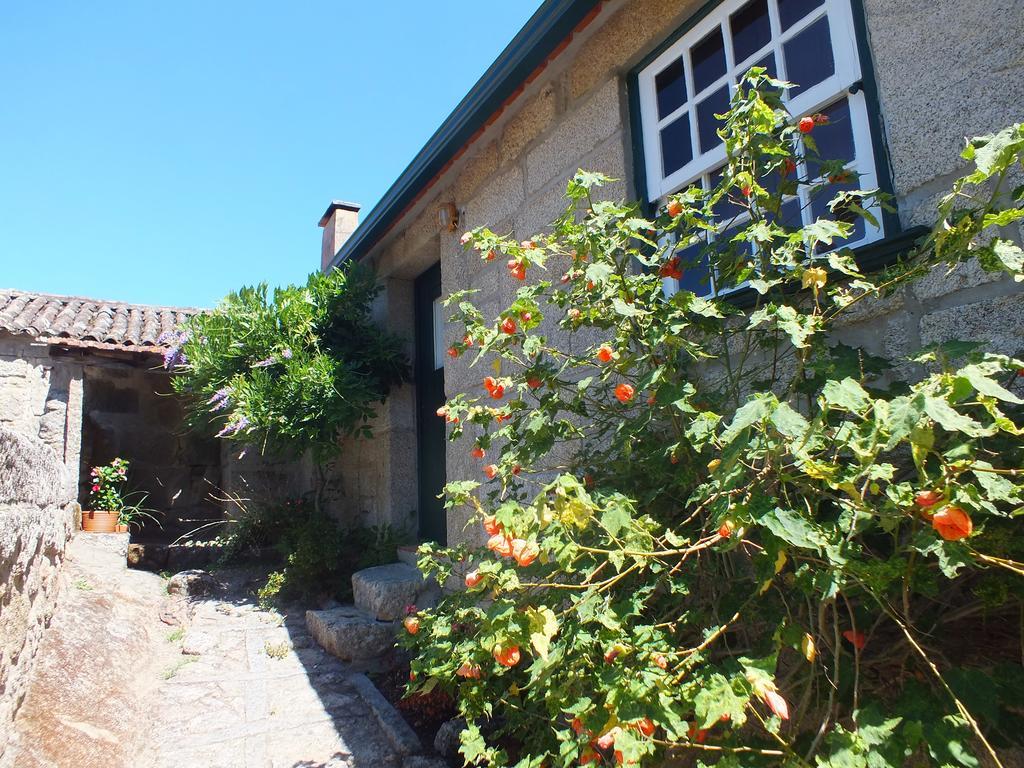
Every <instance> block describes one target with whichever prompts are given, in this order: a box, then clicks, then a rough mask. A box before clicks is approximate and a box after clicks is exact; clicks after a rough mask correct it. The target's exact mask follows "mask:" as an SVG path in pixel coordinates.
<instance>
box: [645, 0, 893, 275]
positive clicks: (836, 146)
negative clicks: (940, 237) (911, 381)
mask: <svg viewBox="0 0 1024 768" xmlns="http://www.w3.org/2000/svg"><path fill="white" fill-rule="evenodd" d="M852 14H853V12H852V9H851V7H850V0H723V2H721V3H720V4H719V5H717V6H716V7H715V8H714V9H712V10H711V12H710V13H708V15H707V16H705V17H704V18H703V19H701V20H700V21H699V22H697V23H696V24H694V25H693V27H691V28H690V29H689V30H688V31H687V32H686V33H685V34H683V35H682V36H681V37H680V38H679V39H678V40H676V41H675V42H674V43H673V44H672V45H671V46H669V47H668V48H666V50H665V51H663V52H662V53H661V54H659V55H658V56H657V57H656V58H655V59H653V60H652V61H651V62H650V63H649V64H647V65H646V66H644V68H643V69H642V70H640V72H639V73H638V76H637V87H638V90H639V104H640V120H641V126H642V133H643V147H644V158H645V163H646V168H645V174H646V180H647V194H648V201H649V202H652V203H655V204H657V205H661V204H663V203H664V201H665V198H666V197H667V196H668V195H670V194H672V193H674V192H678V191H679V190H681V189H683V188H685V187H688V186H690V185H692V184H698V185H701V186H703V187H704V188H705V189H709V188H711V187H713V186H715V184H716V182H717V176H718V174H719V173H720V171H721V168H722V166H723V165H724V163H725V160H726V156H725V147H724V145H723V144H722V142H721V139H719V138H718V135H717V129H718V128H719V127H721V121H719V120H716V119H715V117H714V115H715V114H721V113H722V112H725V111H726V110H727V109H728V105H729V100H730V98H731V96H732V94H733V92H734V91H735V88H736V82H737V81H738V80H739V78H740V77H742V75H743V74H744V73H745V72H746V71H747V70H748V69H750V67H752V66H763V67H765V68H766V69H767V70H768V73H769V74H770V75H773V76H775V77H778V78H780V79H783V80H789V81H791V82H794V83H796V84H797V87H795V88H792V89H790V90H789V92H787V93H786V94H785V95H784V100H785V102H786V105H787V107H788V109H789V110H790V112H791V113H792V114H793V115H795V116H801V115H809V114H814V113H818V112H820V113H823V114H825V115H828V117H829V123H828V125H823V126H818V127H816V128H815V129H814V133H813V136H814V140H815V143H816V144H817V146H818V154H819V156H820V157H822V158H826V159H830V160H832V159H841V160H845V161H846V168H847V170H849V171H850V172H851V174H850V175H851V179H852V181H851V182H849V183H839V184H831V185H828V186H826V187H825V188H823V189H819V191H818V192H817V193H814V192H812V189H813V188H812V187H808V186H805V185H803V184H801V185H800V186H799V190H798V194H797V195H796V196H793V197H792V198H790V199H788V200H786V201H785V203H784V205H783V209H782V218H783V222H782V223H784V224H786V223H788V224H791V225H793V226H800V225H801V222H802V223H809V222H811V221H813V220H814V219H815V218H817V217H818V216H821V215H823V214H824V213H825V212H826V211H827V208H826V206H827V203H828V202H829V201H830V200H831V199H832V198H833V197H834V195H835V193H836V192H837V191H839V190H841V189H856V188H860V189H873V188H875V187H877V186H878V174H877V171H876V169H875V161H874V158H875V153H874V147H873V146H872V140H871V129H870V122H869V116H868V108H867V102H866V99H865V95H864V90H863V88H861V87H859V84H860V80H861V69H860V57H859V53H858V47H857V39H856V35H855V31H854V23H853V15H852ZM796 149H797V154H798V155H802V154H803V153H802V151H801V148H799V147H798V148H796ZM796 172H797V174H798V175H799V177H800V178H801V179H804V180H814V179H817V178H818V177H819V176H820V169H819V167H818V164H817V163H816V162H814V161H811V160H806V161H804V160H801V161H799V163H798V167H797V171H796ZM775 181H776V182H777V180H775ZM759 183H760V184H761V185H762V186H765V187H767V188H771V185H772V183H773V180H772V179H770V178H768V177H765V178H764V179H760V180H759ZM720 208H721V210H720V212H719V213H720V218H721V220H722V222H723V223H722V227H721V228H720V231H719V233H718V234H717V235H715V236H714V237H717V238H721V237H726V236H731V233H732V232H733V231H734V230H735V229H736V228H737V227H741V226H742V225H743V224H744V223H745V222H744V215H743V214H742V213H741V212H740V211H741V209H740V207H739V206H731V205H730V204H729V202H728V201H727V200H723V202H722V204H721V205H720ZM872 213H874V214H875V216H876V218H877V219H878V220H879V222H881V211H879V210H877V209H874V210H872ZM881 236H882V232H881V230H880V229H878V228H876V227H873V226H871V225H870V224H868V223H867V222H865V221H864V220H862V219H857V221H856V225H855V231H854V234H853V235H852V236H851V237H850V238H849V239H848V240H847V241H846V242H844V243H843V245H844V246H858V245H863V244H866V243H868V242H871V241H873V240H877V239H879V238H880V237H881ZM702 278H703V279H702ZM669 282H670V284H669V285H667V286H666V288H667V289H668V290H670V291H674V290H676V289H677V288H678V285H677V284H676V283H675V281H669ZM682 285H683V287H686V288H687V289H689V290H693V291H694V292H696V293H699V294H707V293H713V292H716V286H715V285H714V275H713V274H711V273H710V271H709V270H708V269H707V267H706V266H705V267H704V268H703V274H701V268H700V267H699V266H698V268H697V269H690V270H687V272H686V273H685V275H684V278H683V281H682ZM718 290H719V291H721V290H725V289H724V288H719V289H718ZM730 290H731V289H730Z"/></svg>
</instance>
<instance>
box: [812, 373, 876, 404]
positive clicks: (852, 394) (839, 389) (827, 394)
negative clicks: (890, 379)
mask: <svg viewBox="0 0 1024 768" xmlns="http://www.w3.org/2000/svg"><path fill="white" fill-rule="evenodd" d="M821 394H822V397H824V398H825V402H826V403H828V404H829V405H830V406H832V407H834V408H842V409H844V410H847V411H852V412H853V413H863V412H864V411H866V410H867V409H868V407H869V406H870V405H871V396H870V395H869V394H868V393H867V392H866V391H865V390H864V387H862V386H861V385H860V384H859V383H858V382H857V381H856V380H855V379H851V378H849V377H847V378H845V379H843V380H842V381H829V382H827V383H826V384H825V386H824V387H823V388H822V390H821Z"/></svg>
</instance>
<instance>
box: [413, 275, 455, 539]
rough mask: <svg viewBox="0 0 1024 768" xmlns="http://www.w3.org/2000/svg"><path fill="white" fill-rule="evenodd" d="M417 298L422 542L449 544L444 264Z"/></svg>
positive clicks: (418, 288)
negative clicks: (441, 411) (444, 493)
mask: <svg viewBox="0 0 1024 768" xmlns="http://www.w3.org/2000/svg"><path fill="white" fill-rule="evenodd" d="M414 292H415V307H414V312H415V321H416V360H415V376H416V438H417V439H416V455H417V464H418V470H417V475H418V477H417V482H418V484H419V538H420V541H436V542H438V543H440V544H446V543H447V541H448V526H447V522H446V520H445V513H444V502H443V501H442V500H441V499H439V498H437V497H438V496H439V495H440V493H441V490H442V489H443V488H444V484H445V448H446V444H447V434H446V428H445V421H444V419H442V418H439V417H438V415H437V409H438V408H440V407H441V406H442V405H444V402H445V395H444V351H443V347H444V344H443V333H444V320H443V313H442V312H441V311H440V299H441V265H440V263H438V264H435V265H434V266H432V267H431V268H430V269H428V270H427V271H426V272H424V273H423V274H422V275H420V276H419V277H417V278H416V284H415V287H414Z"/></svg>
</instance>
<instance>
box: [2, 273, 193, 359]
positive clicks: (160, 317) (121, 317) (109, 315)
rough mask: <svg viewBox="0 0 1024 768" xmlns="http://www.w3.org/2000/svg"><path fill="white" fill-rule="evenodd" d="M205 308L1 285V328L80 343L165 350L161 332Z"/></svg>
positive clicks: (48, 338)
mask: <svg viewBox="0 0 1024 768" xmlns="http://www.w3.org/2000/svg"><path fill="white" fill-rule="evenodd" d="M200 311H202V310H199V309H195V308H191V307H153V306H147V305H144V304H126V303H125V302H122V301H103V300H101V299H86V298H81V297H78V296H51V295H49V294H45V293H28V292H26V291H15V290H7V289H2V288H0V330H3V331H8V332H9V333H20V334H26V335H28V336H33V337H35V338H37V339H39V340H40V341H48V342H51V343H58V344H60V343H65V344H67V345H68V346H74V347H84V348H93V349H121V350H127V351H130V352H161V351H163V350H164V349H165V348H166V347H167V346H169V345H168V344H166V343H163V341H162V340H161V338H160V337H161V335H162V334H164V333H167V332H169V331H173V330H174V329H175V328H177V327H178V325H179V324H180V323H182V322H183V321H184V320H185V319H186V318H188V317H189V316H191V315H194V314H195V313H196V312H200Z"/></svg>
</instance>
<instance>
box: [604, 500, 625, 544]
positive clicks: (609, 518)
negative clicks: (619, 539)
mask: <svg viewBox="0 0 1024 768" xmlns="http://www.w3.org/2000/svg"><path fill="white" fill-rule="evenodd" d="M630 519H631V516H630V514H629V510H628V509H627V508H626V506H625V505H624V504H615V503H612V504H609V506H608V508H607V509H606V510H605V511H604V512H603V513H602V514H601V527H602V528H604V529H605V530H606V531H608V535H609V536H612V537H615V536H618V535H619V533H620V532H621V531H623V530H625V529H627V528H629V522H630Z"/></svg>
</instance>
